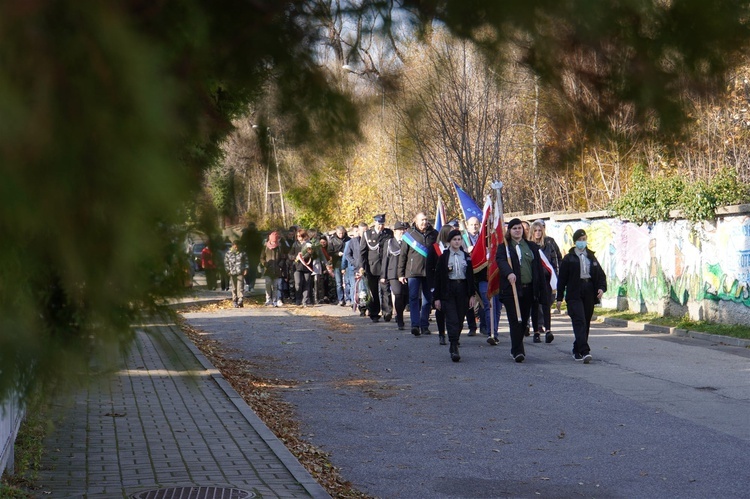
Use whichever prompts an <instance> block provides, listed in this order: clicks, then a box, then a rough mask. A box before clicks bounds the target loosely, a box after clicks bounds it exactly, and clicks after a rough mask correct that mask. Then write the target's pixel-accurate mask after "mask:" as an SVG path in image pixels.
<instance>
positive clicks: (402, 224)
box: [393, 222, 409, 230]
mask: <svg viewBox="0 0 750 499" xmlns="http://www.w3.org/2000/svg"><path fill="white" fill-rule="evenodd" d="M408 228H409V224H407V223H406V222H396V224H395V225H394V226H393V230H407V229H408Z"/></svg>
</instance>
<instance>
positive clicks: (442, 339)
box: [440, 334, 447, 345]
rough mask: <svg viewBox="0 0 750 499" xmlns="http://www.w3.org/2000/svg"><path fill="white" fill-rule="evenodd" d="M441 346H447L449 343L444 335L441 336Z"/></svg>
mask: <svg viewBox="0 0 750 499" xmlns="http://www.w3.org/2000/svg"><path fill="white" fill-rule="evenodd" d="M440 344H441V345H447V343H446V342H445V335H444V334H441V335H440Z"/></svg>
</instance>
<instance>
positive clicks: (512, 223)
mask: <svg viewBox="0 0 750 499" xmlns="http://www.w3.org/2000/svg"><path fill="white" fill-rule="evenodd" d="M516 225H521V219H520V218H514V219H513V220H511V221H510V222H508V231H509V232H510V229H512V228H513V227H514V226H516Z"/></svg>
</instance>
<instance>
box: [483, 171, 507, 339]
mask: <svg viewBox="0 0 750 499" xmlns="http://www.w3.org/2000/svg"><path fill="white" fill-rule="evenodd" d="M498 183H499V184H500V188H502V186H503V183H502V182H498ZM492 188H493V189H494V188H495V184H492ZM497 192H498V191H495V194H497ZM490 199H491V198H490ZM495 206H497V203H495ZM495 211H497V210H495V208H493V207H492V205H490V213H492V219H491V220H487V224H486V225H485V243H484V244H485V247H486V248H487V252H486V255H487V281H488V283H487V287H488V288H489V280H490V269H491V268H492V267H491V265H490V258H495V255H491V254H490V249H492V233H493V232H494V231H495V226H496V225H495V221H496V220H497V217H498V216H499V214H498V213H495ZM490 222H492V230H489V228H490ZM485 294H486V291H485ZM487 303H488V304H489V306H490V330H489V331H487V334H488V337H487V341H488V342H490V343H491V344H493V345H497V340H496V339H495V326H496V324H495V295H492V296H488V297H487ZM490 340H492V341H490Z"/></svg>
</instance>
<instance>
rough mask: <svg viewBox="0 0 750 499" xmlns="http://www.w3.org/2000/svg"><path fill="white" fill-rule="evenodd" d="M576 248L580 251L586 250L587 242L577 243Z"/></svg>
mask: <svg viewBox="0 0 750 499" xmlns="http://www.w3.org/2000/svg"><path fill="white" fill-rule="evenodd" d="M576 248H578V249H579V250H584V249H586V241H576Z"/></svg>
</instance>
